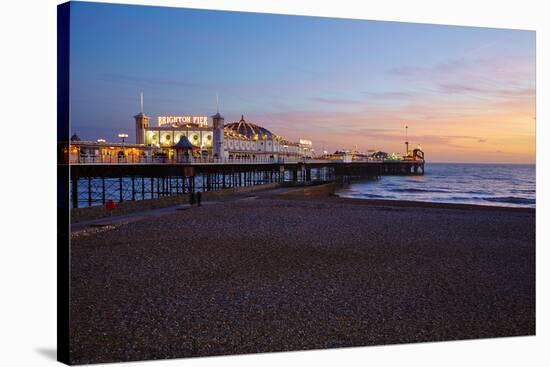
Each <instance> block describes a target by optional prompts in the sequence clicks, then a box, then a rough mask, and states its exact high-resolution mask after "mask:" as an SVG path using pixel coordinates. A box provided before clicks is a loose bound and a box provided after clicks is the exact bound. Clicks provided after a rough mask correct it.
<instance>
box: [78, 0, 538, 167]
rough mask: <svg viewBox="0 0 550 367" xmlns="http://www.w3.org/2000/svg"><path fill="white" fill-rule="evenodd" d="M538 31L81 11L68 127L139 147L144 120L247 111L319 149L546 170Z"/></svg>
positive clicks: (87, 6)
mask: <svg viewBox="0 0 550 367" xmlns="http://www.w3.org/2000/svg"><path fill="white" fill-rule="evenodd" d="M535 55H536V52H535V32H533V31H522V30H506V29H492V28H477V27H458V26H442V25H425V24H414V23H401V22H382V21H367V20H350V19H332V18H321V17H304V16H287V15H272V14H257V13H241V12H222V11H208V10H191V9H180V8H166V7H150V6H132V5H113V4H97V3H78V2H77V3H73V4H72V7H71V55H70V64H71V66H70V78H71V82H70V83H71V130H72V133H77V134H78V135H79V136H80V137H81V138H82V139H83V140H95V139H98V138H104V139H107V140H108V141H117V134H118V133H120V132H126V133H128V134H129V136H130V137H129V141H134V140H135V137H134V135H135V131H134V130H135V128H134V120H133V116H134V115H135V114H137V113H138V112H139V109H140V106H139V95H140V92H142V91H143V94H144V112H145V114H147V115H148V116H150V117H151V123H152V124H156V118H157V116H160V115H163V116H164V115H200V116H206V115H212V114H214V113H216V94H218V95H219V110H220V113H221V114H222V115H223V116H224V117H225V121H226V123H229V122H233V121H238V120H239V119H240V117H241V115H244V117H245V119H246V120H247V121H250V122H253V123H256V124H258V125H260V126H264V127H265V128H267V129H269V130H271V131H272V132H273V133H275V134H277V135H281V136H283V137H285V138H287V139H290V140H297V139H300V138H304V139H310V140H312V141H313V144H314V147H315V148H316V150H317V152H321V151H322V150H327V151H329V152H332V151H335V150H337V149H343V148H355V147H356V148H357V149H359V150H361V151H367V150H370V149H374V150H382V151H385V152H399V153H403V152H404V151H405V145H404V141H405V126H408V140H409V142H410V144H411V147H416V146H421V147H422V149H423V150H424V151H425V154H426V160H427V161H431V162H472V163H534V162H535V123H536V121H535V82H536V78H535V65H536V63H535V60H536V57H535Z"/></svg>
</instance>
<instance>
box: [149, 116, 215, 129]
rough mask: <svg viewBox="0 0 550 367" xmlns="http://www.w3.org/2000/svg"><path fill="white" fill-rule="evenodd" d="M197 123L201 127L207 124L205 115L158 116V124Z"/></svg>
mask: <svg viewBox="0 0 550 367" xmlns="http://www.w3.org/2000/svg"><path fill="white" fill-rule="evenodd" d="M187 124H197V125H199V126H201V127H206V126H208V117H207V116H159V117H158V125H159V126H165V125H187Z"/></svg>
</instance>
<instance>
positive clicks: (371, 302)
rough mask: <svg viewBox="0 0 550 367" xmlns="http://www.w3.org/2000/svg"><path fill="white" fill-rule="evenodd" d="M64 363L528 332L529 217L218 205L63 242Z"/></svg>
mask: <svg viewBox="0 0 550 367" xmlns="http://www.w3.org/2000/svg"><path fill="white" fill-rule="evenodd" d="M71 261H72V276H71V281H72V300H71V304H72V313H71V359H72V360H73V362H75V363H91V362H111V361H127V360H137V359H157V358H178V357H194V356H204V355H218V354H236V353H256V352H271V351H285V350H298V349H314V348H332V347H347V346H361V345H376V344H390V343H410V342H426V341H442V340H456V339H471V338H490V337H504V336H518V335H534V333H535V211H534V210H531V209H526V210H513V209H505V208H502V209H499V208H490V209H487V208H476V207H472V206H467V207H459V206H452V205H451V206H445V205H443V206H438V205H428V206H427V205H415V204H414V203H413V204H411V203H395V202H393V203H384V202H380V203H376V202H370V203H367V202H365V201H357V200H349V199H338V198H329V199H308V200H299V199H282V198H268V197H258V198H256V199H252V198H251V199H248V200H238V201H233V202H222V203H218V204H216V205H209V206H203V207H200V208H196V207H195V208H191V209H188V210H183V211H177V212H176V211H174V213H171V214H166V215H163V216H159V217H155V218H149V219H147V220H141V221H136V222H132V223H128V224H122V225H119V226H115V228H114V229H113V228H107V229H106V230H103V231H96V232H94V233H90V234H80V235H78V236H75V237H74V238H73V240H72V249H71Z"/></svg>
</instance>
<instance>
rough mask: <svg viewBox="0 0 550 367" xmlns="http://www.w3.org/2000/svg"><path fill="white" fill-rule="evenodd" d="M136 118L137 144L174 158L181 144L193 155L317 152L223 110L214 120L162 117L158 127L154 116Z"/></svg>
mask: <svg viewBox="0 0 550 367" xmlns="http://www.w3.org/2000/svg"><path fill="white" fill-rule="evenodd" d="M134 118H135V128H136V145H137V146H143V147H146V148H148V149H152V151H153V154H155V153H156V154H164V155H166V156H167V157H168V158H170V159H172V158H174V157H175V154H176V149H177V147H178V145H180V146H186V145H187V146H190V147H191V146H192V148H194V149H190V152H192V153H191V154H192V155H193V156H199V157H209V158H220V159H229V160H231V159H235V160H236V159H247V160H273V159H287V160H292V159H303V158H311V157H312V156H313V153H314V151H313V148H312V143H311V141H309V140H305V139H300V140H299V141H297V142H293V141H289V140H286V139H284V138H282V137H281V136H278V135H275V134H274V133H272V132H271V131H269V130H268V129H266V128H264V127H261V126H258V125H256V124H254V123H251V122H248V121H246V120H245V119H244V116H241V119H240V120H239V121H237V122H231V123H228V124H225V122H224V118H223V117H222V116H221V115H220V114H219V113H216V114H215V115H214V116H211V118H210V119H209V118H208V117H207V116H158V118H157V124H156V126H152V125H151V124H150V118H149V117H148V116H146V115H145V114H144V113H143V112H142V113H139V114H138V115H136V116H134ZM209 120H210V121H209ZM182 139H183V140H182Z"/></svg>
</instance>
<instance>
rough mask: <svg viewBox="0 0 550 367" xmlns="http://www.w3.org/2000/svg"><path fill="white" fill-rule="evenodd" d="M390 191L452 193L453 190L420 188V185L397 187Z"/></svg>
mask: <svg viewBox="0 0 550 367" xmlns="http://www.w3.org/2000/svg"><path fill="white" fill-rule="evenodd" d="M390 191H395V192H426V193H431V192H439V193H450V192H452V191H449V190H441V189H421V188H418V187H410V188H396V189H390Z"/></svg>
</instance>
